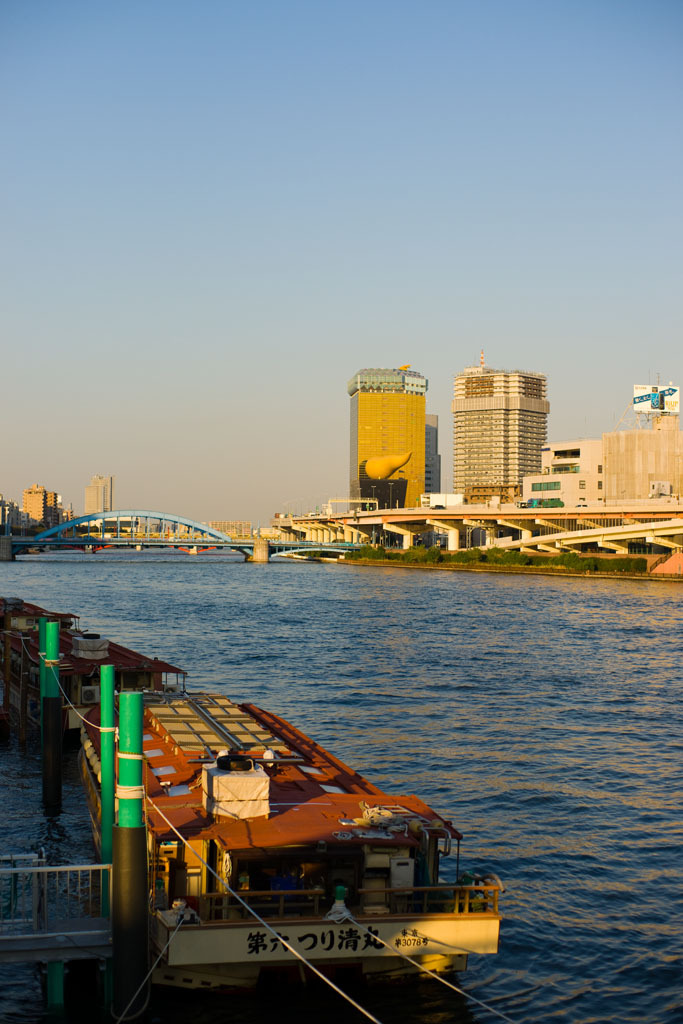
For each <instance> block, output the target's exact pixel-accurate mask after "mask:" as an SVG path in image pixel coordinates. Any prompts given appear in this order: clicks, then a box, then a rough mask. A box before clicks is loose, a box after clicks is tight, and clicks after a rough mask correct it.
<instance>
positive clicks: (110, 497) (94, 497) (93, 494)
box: [85, 476, 116, 516]
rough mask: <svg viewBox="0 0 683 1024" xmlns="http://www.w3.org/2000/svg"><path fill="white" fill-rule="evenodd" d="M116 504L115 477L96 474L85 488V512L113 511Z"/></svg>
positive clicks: (89, 513)
mask: <svg viewBox="0 0 683 1024" xmlns="http://www.w3.org/2000/svg"><path fill="white" fill-rule="evenodd" d="M115 508H116V506H115V504H114V477H113V476H94V477H92V478H91V480H90V483H89V484H88V486H87V487H86V488H85V514H86V516H88V515H91V514H92V513H95V512H111V511H112V510H113V509H115Z"/></svg>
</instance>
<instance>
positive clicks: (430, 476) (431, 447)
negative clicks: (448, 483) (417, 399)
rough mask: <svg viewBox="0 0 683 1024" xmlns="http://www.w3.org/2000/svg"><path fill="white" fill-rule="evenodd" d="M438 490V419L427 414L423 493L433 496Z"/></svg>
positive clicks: (439, 481) (439, 480) (439, 484)
mask: <svg viewBox="0 0 683 1024" xmlns="http://www.w3.org/2000/svg"><path fill="white" fill-rule="evenodd" d="M440 490H441V456H440V455H439V417H438V416H434V415H432V414H431V413H427V414H426V416H425V491H426V492H427V494H434V493H438V492H439V491H440Z"/></svg>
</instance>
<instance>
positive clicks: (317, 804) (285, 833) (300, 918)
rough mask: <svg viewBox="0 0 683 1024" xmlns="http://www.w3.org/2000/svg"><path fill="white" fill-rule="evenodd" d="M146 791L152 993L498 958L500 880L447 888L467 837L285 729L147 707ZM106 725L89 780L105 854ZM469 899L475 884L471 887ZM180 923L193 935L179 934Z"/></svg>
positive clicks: (166, 705) (213, 706) (155, 697)
mask: <svg viewBox="0 0 683 1024" xmlns="http://www.w3.org/2000/svg"><path fill="white" fill-rule="evenodd" d="M143 728H144V736H143V786H144V793H145V817H146V824H147V836H148V856H149V864H150V889H151V891H150V913H151V920H150V935H151V942H152V947H153V955H154V959H155V960H156V958H157V957H160V961H159V963H158V966H157V967H156V969H155V972H154V976H153V980H154V982H156V983H158V984H165V985H172V986H173V985H175V986H181V987H189V988H195V987H196V988H204V989H210V988H220V989H230V988H248V987H252V986H254V985H256V984H257V982H258V981H259V978H260V976H261V975H262V974H263V973H264V972H267V971H269V970H271V969H273V968H275V969H278V970H281V969H282V968H286V967H288V966H291V967H293V968H294V970H295V971H297V970H299V965H298V964H297V961H296V959H295V958H294V954H293V953H292V950H294V951H296V953H298V954H300V955H301V956H302V957H303V958H304V959H305V960H306V961H308V962H309V963H311V964H313V965H314V966H315V967H317V968H318V969H320V970H322V971H323V972H324V973H327V974H329V973H335V972H336V971H337V970H338V969H339V968H347V969H348V968H354V969H356V970H357V971H358V972H360V973H362V974H364V975H365V976H368V977H371V978H382V977H388V976H392V975H398V974H403V973H406V972H414V971H415V966H414V965H413V963H410V962H408V961H407V960H406V959H405V957H407V956H409V957H410V958H411V959H412V960H413V961H416V962H417V963H418V964H419V965H420V966H422V967H424V968H427V969H429V970H436V971H442V970H448V969H457V970H464V969H465V967H466V965H467V958H468V956H469V955H470V954H490V953H496V952H497V949H498V936H499V929H500V913H499V908H498V895H499V892H500V883H499V880H498V879H497V878H496V877H495V876H491V877H488V878H487V877H483V878H482V877H478V878H477V879H476V880H475V879H472V878H462V879H461V881H460V882H459V883H453V882H450V883H448V882H443V881H440V879H439V874H440V872H439V867H440V862H441V861H442V859H443V858H444V857H447V856H449V855H452V854H455V857H456V864H455V871H454V874H455V877H456V878H458V877H459V875H460V843H461V839H462V836H461V834H460V832H459V831H458V830H457V829H456V828H454V827H453V825H452V823H451V822H450V821H448V820H446V819H445V818H443V817H442V816H441V815H439V814H438V813H437V812H435V811H434V810H433V809H432V808H431V807H429V806H428V805H427V804H425V803H424V802H423V801H422V800H421V799H419V798H418V797H417V796H414V795H401V796H395V795H389V794H387V793H385V792H383V791H382V790H380V789H379V788H377V787H376V786H375V785H373V784H372V783H371V782H369V781H368V780H367V779H365V778H364V777H363V776H362V775H360V774H359V773H358V772H356V771H354V770H353V769H352V768H350V767H348V766H347V765H345V764H344V763H343V762H342V761H340V760H339V759H338V758H336V757H335V756H334V755H332V754H330V753H329V752H328V751H326V750H325V749H324V748H323V747H321V746H320V745H319V744H318V743H316V742H314V741H313V740H312V739H310V738H309V737H307V736H305V735H304V734H303V733H302V732H300V731H299V730H298V729H296V728H295V727H294V726H292V725H290V724H289V723H288V722H286V721H285V720H284V719H282V718H280V717H279V716H277V715H275V714H272V713H269V712H266V711H264V710H262V709H260V708H258V707H256V706H255V705H253V704H235V703H233V702H232V701H231V700H230V699H229V698H228V697H226V696H224V695H222V694H219V693H213V694H202V693H191V692H186V693H184V694H178V695H173V694H162V693H154V694H146V695H145V710H144V726H143ZM99 756H100V732H99V713H98V711H97V710H93V711H91V712H90V713H89V714H88V715H87V717H86V722H85V723H84V726H83V729H82V749H81V759H80V761H81V772H82V777H83V781H84V785H85V789H86V794H87V798H88V805H89V808H90V812H91V818H92V822H93V829H94V833H95V840H96V843H98V842H99V822H100V803H99V801H100V796H99V782H98V776H99V774H100V761H99ZM466 883H469V884H466ZM181 922H182V927H179V925H180V924H181Z"/></svg>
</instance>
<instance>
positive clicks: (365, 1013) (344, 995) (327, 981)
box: [147, 797, 381, 1024]
mask: <svg viewBox="0 0 683 1024" xmlns="http://www.w3.org/2000/svg"><path fill="white" fill-rule="evenodd" d="M147 802H148V803H149V804H150V805H151V806H152V807H153V808H154V810H155V811H156V812H157V813H158V814H160V815H161V817H162V818H163V819H164V821H165V822H166V824H167V825H168V826H169V828H170V829H171V830H172V831H173V832H175V834H176V835H177V836H178V838H179V839H180V840H181V841H182V842H183V843H184V844H185V846H186V847H187V848H188V850H190V851H191V852H192V853H193V854H194V856H195V857H196V858H197V860H199V861H201V863H202V864H203V865H204V867H205V868H206V869H207V871H209V872H210V874H212V875H213V877H214V878H215V879H216V880H217V881H218V882H220V884H221V885H222V886H223V887H224V888H225V890H226V891H227V892H228V893H229V894H230V895H231V896H233V897H234V898H235V899H236V900H237V901H238V903H241V904H242V906H243V907H244V908H245V909H246V910H248V911H249V913H250V914H251V915H252V916H253V917H255V918H256V920H257V921H258V922H259V924H261V925H263V927H264V928H265V929H266V931H269V932H270V933H271V934H272V935H274V936H275V938H276V939H277V940H278V942H280V943H281V944H282V945H283V946H284V947H285V949H288V950H289V952H290V953H292V955H293V956H295V957H296V958H297V960H300V961H301V962H302V963H304V964H306V966H307V967H308V968H309V969H310V970H311V971H313V973H314V974H317V975H318V977H319V978H321V979H322V980H323V981H324V982H325V984H326V985H329V986H330V988H332V989H334V991H335V992H336V993H337V994H338V995H340V996H341V997H342V999H345V1000H346V1001H347V1003H350V1004H351V1006H354V1007H355V1008H356V1009H357V1010H358V1011H359V1013H362V1014H363V1016H364V1017H367V1019H368V1020H371V1021H373V1022H374V1024H381V1022H380V1021H379V1020H378V1019H377V1017H373V1015H372V1014H371V1013H370V1012H369V1011H368V1010H366V1009H364V1007H362V1006H361V1005H360V1004H359V1003H357V1002H356V1001H355V1000H354V999H352V998H351V996H349V995H347V993H346V992H343V991H342V989H340V988H339V987H338V986H337V985H335V983H334V982H333V981H331V980H330V978H326V977H325V975H324V974H323V973H322V972H321V971H319V970H318V968H317V967H315V966H314V965H313V964H312V963H311V962H310V960H307V959H306V957H305V956H302V955H301V953H300V952H299V951H298V949H294V947H293V946H291V945H290V944H289V942H288V941H287V940H286V939H284V938H283V937H282V935H278V933H277V932H276V931H275V929H274V928H273V927H271V925H269V924H268V922H267V921H264V919H263V918H262V917H261V915H260V914H257V913H256V911H255V910H254V909H253V907H250V906H249V904H248V903H247V902H246V900H243V899H242V897H241V896H240V895H239V893H237V892H235V890H234V889H231V888H230V886H229V885H228V883H227V882H226V881H225V879H224V878H221V877H220V875H218V874H217V873H216V872H215V871H214V870H213V868H212V867H210V865H209V864H207V863H206V861H205V860H204V858H203V857H201V856H200V855H199V854H198V853H197V851H196V850H194V849H193V848H192V847H191V846H190V844H189V843H188V841H187V840H186V839H185V837H184V836H183V835H182V834H181V833H180V832H179V831H178V829H177V828H176V827H175V825H174V824H173V823H172V822H170V821H169V820H168V818H167V817H166V815H165V814H164V812H163V811H162V810H161V809H160V808H159V807H157V805H156V804H155V803H154V801H153V800H150V798H149V797H147Z"/></svg>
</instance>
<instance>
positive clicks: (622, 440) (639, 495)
mask: <svg viewBox="0 0 683 1024" xmlns="http://www.w3.org/2000/svg"><path fill="white" fill-rule="evenodd" d="M602 447H603V457H604V464H605V502H606V504H608V505H614V504H617V505H618V504H620V503H621V502H623V501H625V500H629V499H645V498H647V499H649V498H667V497H668V498H680V495H681V494H683V433H682V432H681V430H680V420H679V417H678V415H675V414H674V415H661V416H660V415H657V416H653V418H652V421H651V426H650V429H641V430H614V431H612V432H611V433H609V434H603V435H602Z"/></svg>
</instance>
